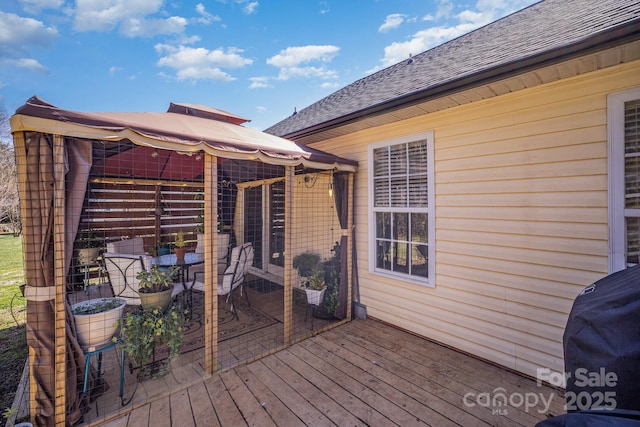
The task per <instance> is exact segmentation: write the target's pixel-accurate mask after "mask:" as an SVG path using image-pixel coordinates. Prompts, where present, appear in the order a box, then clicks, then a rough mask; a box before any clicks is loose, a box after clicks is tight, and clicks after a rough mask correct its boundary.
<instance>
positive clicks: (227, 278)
mask: <svg viewBox="0 0 640 427" xmlns="http://www.w3.org/2000/svg"><path fill="white" fill-rule="evenodd" d="M253 259H254V249H253V245H252V244H251V243H244V244H243V245H242V246H236V247H234V248H233V249H232V250H231V256H230V261H229V265H228V266H227V267H226V269H225V271H224V273H223V274H222V275H219V276H218V286H217V289H216V290H217V293H218V295H223V296H224V295H226V297H227V298H226V303H228V304H230V306H231V314H232V316H233V317H235V318H236V320H240V318H239V317H238V311H237V310H236V308H235V304H234V302H233V291H234V290H235V289H236V288H238V287H240V291H241V294H242V293H244V295H245V297H246V299H247V304H249V305H251V304H250V302H249V297H248V295H247V293H246V291H244V278H245V275H246V273H247V270H248V268H249V266H250V265H251V264H253ZM199 274H200V273H195V274H194V279H193V282H192V284H191V288H190V291H194V290H196V291H200V292H204V289H205V283H204V282H202V281H199V280H198V275H199Z"/></svg>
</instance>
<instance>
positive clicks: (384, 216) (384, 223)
mask: <svg viewBox="0 0 640 427" xmlns="http://www.w3.org/2000/svg"><path fill="white" fill-rule="evenodd" d="M376 237H377V238H378V239H391V213H390V212H378V213H376Z"/></svg>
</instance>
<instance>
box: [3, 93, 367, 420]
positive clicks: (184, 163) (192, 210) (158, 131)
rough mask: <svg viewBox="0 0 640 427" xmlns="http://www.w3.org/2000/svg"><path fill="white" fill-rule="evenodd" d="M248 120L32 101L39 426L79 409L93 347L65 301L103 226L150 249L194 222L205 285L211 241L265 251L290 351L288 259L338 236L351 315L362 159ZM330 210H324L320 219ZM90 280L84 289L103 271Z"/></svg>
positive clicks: (25, 111) (344, 313)
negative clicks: (85, 248)
mask: <svg viewBox="0 0 640 427" xmlns="http://www.w3.org/2000/svg"><path fill="white" fill-rule="evenodd" d="M246 121H247V120H246V119H243V118H241V117H239V116H236V115H233V114H230V113H227V112H225V111H221V110H218V109H215V108H210V107H205V106H200V105H192V104H173V103H172V104H171V105H170V107H169V109H168V111H167V112H165V113H83V112H75V111H69V110H63V109H61V108H58V107H55V106H53V105H51V104H48V103H46V102H44V101H42V100H41V99H39V98H37V97H33V98H31V99H29V100H28V101H27V102H26V103H25V104H24V105H23V106H22V107H20V108H18V110H17V111H16V113H15V115H14V116H12V117H11V131H12V134H13V139H14V145H15V149H16V161H17V166H18V178H19V190H20V199H21V213H22V221H23V235H24V243H23V251H24V256H25V279H26V288H25V297H26V298H27V342H28V345H29V367H30V387H31V393H30V396H31V401H30V408H31V419H32V421H34V422H35V423H37V425H43V426H44V425H63V424H69V425H72V424H74V423H75V422H77V421H78V420H79V419H80V417H81V415H82V405H83V404H84V403H83V399H82V397H81V394H80V392H81V391H82V384H79V382H80V381H79V380H78V378H81V376H79V375H78V372H79V371H81V370H82V369H83V367H84V357H85V355H84V353H83V351H82V349H81V348H80V346H79V345H78V343H77V341H76V337H75V336H74V334H73V330H74V328H73V325H72V323H73V318H72V316H71V315H70V308H69V301H68V296H69V294H70V293H72V292H73V290H74V289H75V288H76V287H77V283H75V282H74V280H75V279H74V276H77V274H78V270H77V268H76V265H75V263H76V262H75V260H74V259H75V254H76V251H77V244H78V236H79V235H80V234H82V233H85V232H90V231H96V230H99V231H100V233H101V237H102V239H104V240H106V241H116V240H118V239H121V238H122V237H123V236H124V235H125V234H126V237H131V236H132V235H136V236H143V237H144V240H145V242H146V243H147V246H148V247H149V248H151V247H152V246H154V244H156V243H158V242H159V241H160V240H163V239H167V238H170V237H171V236H173V235H175V233H176V232H182V231H184V232H185V233H186V234H187V240H189V241H190V242H191V243H195V233H194V232H192V231H191V230H192V229H193V227H194V225H197V223H200V225H201V226H203V228H204V247H203V255H204V282H205V283H213V282H214V278H216V277H217V276H218V265H217V263H216V262H214V261H215V260H217V259H219V258H221V257H224V253H225V251H226V250H227V248H222V247H219V244H218V243H217V242H218V241H217V239H216V233H217V232H218V231H220V230H226V231H227V232H230V233H231V240H232V241H237V242H242V241H247V240H253V241H254V243H255V245H256V246H257V247H258V249H259V251H257V252H256V255H257V258H256V259H257V261H256V264H255V267H254V271H255V274H257V275H263V276H264V277H265V278H268V279H269V280H271V281H274V282H277V283H278V284H280V285H281V286H282V287H283V293H284V297H283V298H284V299H283V318H282V324H283V336H282V342H283V345H284V346H287V345H290V344H292V343H293V342H294V341H295V340H297V339H299V337H298V336H297V335H295V334H294V333H293V332H292V331H293V328H294V318H293V308H292V304H291V301H292V300H293V292H294V288H295V285H296V283H295V282H296V280H297V278H296V273H295V270H294V269H293V267H292V259H293V258H294V257H293V255H295V254H299V253H302V252H305V251H312V250H317V251H318V252H320V253H321V255H322V256H326V255H327V253H328V251H329V249H328V247H330V246H331V243H333V241H334V240H335V241H336V242H338V243H339V246H340V248H341V251H340V261H341V263H340V268H341V273H342V274H341V275H340V283H339V292H338V307H337V309H336V311H335V318H336V319H339V320H338V321H337V322H336V324H340V323H343V322H346V321H348V320H349V319H350V318H351V303H350V301H351V278H350V276H351V261H350V260H351V255H352V248H351V244H350V242H351V241H352V239H351V228H352V223H353V222H352V218H351V214H350V212H352V206H351V205H352V200H353V198H352V192H353V175H354V173H355V171H356V170H357V163H356V162H354V161H351V160H348V159H344V158H339V157H337V156H334V155H331V154H328V153H324V152H321V151H318V150H315V149H311V148H309V147H306V146H303V145H301V144H296V143H294V142H292V141H289V140H286V139H283V138H279V137H276V136H273V135H269V134H266V133H263V132H260V131H257V130H254V129H251V128H249V127H245V126H242V124H243V123H245V122H246ZM320 190H322V191H320ZM303 191H309V192H312V191H313V192H314V194H318V193H320V192H322V194H325V195H326V193H327V192H328V193H329V194H330V196H331V198H330V199H329V200H330V203H329V204H327V199H323V200H322V201H315V202H313V203H312V204H311V205H309V206H305V203H306V202H305V201H304V200H305V199H304V195H303V194H302V193H303ZM251 194H253V195H254V196H255V197H256V198H255V199H251V198H250V197H249V196H250V195H251ZM308 194H311V193H308ZM315 197H317V196H315ZM255 200H259V203H257V202H255ZM327 205H328V206H329V208H330V213H329V214H325V213H322V214H318V213H317V212H319V211H323V212H324V209H325V206H327ZM319 206H320V207H322V208H319ZM168 211H169V212H170V213H169V214H168V213H167V212H168ZM314 215H320V216H314ZM334 218H335V227H334ZM252 221H256V223H253V222H252ZM327 224H329V225H327ZM320 246H321V247H322V248H321V249H317V247H320ZM285 253H286V256H285ZM85 273H87V271H86V270H85ZM88 274H89V276H90V277H85V282H84V286H85V287H86V285H87V280H86V279H89V280H91V277H92V275H95V274H96V270H91V271H89V272H88ZM218 306H219V304H218V299H217V298H216V292H215V291H213V292H211V290H210V289H207V288H205V291H204V319H205V321H204V350H203V351H204V355H203V360H204V366H205V369H206V372H208V373H212V372H214V371H216V370H217V369H218V368H219V363H218V356H219V354H218V339H217V337H218V334H219V330H218V322H216V321H210V320H211V319H218V317H219V307H218ZM123 363H124V361H123Z"/></svg>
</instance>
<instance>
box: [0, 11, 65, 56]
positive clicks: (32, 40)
mask: <svg viewBox="0 0 640 427" xmlns="http://www.w3.org/2000/svg"><path fill="white" fill-rule="evenodd" d="M57 36H58V30H57V29H56V28H55V27H46V26H45V25H44V24H43V23H42V22H41V21H38V20H36V19H33V18H23V17H21V16H18V15H16V14H13V13H5V12H2V11H0V54H1V53H2V52H4V51H5V50H16V51H22V50H23V49H24V48H25V47H28V46H36V45H37V46H49V45H50V44H51V43H52V42H53V40H54V39H55V38H56V37H57Z"/></svg>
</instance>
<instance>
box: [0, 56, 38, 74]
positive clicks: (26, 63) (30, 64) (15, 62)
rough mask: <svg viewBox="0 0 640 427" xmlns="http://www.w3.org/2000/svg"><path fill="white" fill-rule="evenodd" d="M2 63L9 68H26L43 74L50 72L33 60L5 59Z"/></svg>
mask: <svg viewBox="0 0 640 427" xmlns="http://www.w3.org/2000/svg"><path fill="white" fill-rule="evenodd" d="M2 63H3V64H6V65H7V66H9V67H17V68H24V69H26V70H29V71H38V72H41V73H47V72H49V69H48V68H47V67H45V66H44V65H42V64H41V63H39V62H38V61H37V60H35V59H32V58H20V59H5V60H3V61H2Z"/></svg>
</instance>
